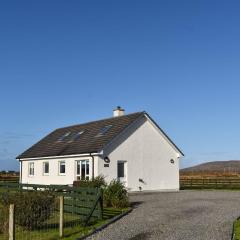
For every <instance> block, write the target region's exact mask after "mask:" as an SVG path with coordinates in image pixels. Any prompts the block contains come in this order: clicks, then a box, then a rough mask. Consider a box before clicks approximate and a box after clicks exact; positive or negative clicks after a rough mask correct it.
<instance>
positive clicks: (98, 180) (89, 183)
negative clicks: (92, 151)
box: [73, 175, 106, 188]
mask: <svg viewBox="0 0 240 240" xmlns="http://www.w3.org/2000/svg"><path fill="white" fill-rule="evenodd" d="M73 186H74V187H94V188H104V187H105V186H106V182H105V178H104V176H103V175H99V176H97V177H95V178H94V179H92V180H80V181H74V182H73Z"/></svg>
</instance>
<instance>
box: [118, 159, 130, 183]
mask: <svg viewBox="0 0 240 240" xmlns="http://www.w3.org/2000/svg"><path fill="white" fill-rule="evenodd" d="M118 163H123V164H124V178H123V179H121V178H119V177H118ZM117 180H118V181H120V182H122V183H123V184H124V186H125V187H127V186H128V162H127V161H126V160H118V161H117Z"/></svg>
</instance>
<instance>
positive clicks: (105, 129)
mask: <svg viewBox="0 0 240 240" xmlns="http://www.w3.org/2000/svg"><path fill="white" fill-rule="evenodd" d="M111 127H112V125H107V126H105V127H103V128H101V129H100V131H99V133H98V134H97V135H96V137H101V136H103V135H104V134H105V133H106V132H107V131H108V130H109V129H110V128H111Z"/></svg>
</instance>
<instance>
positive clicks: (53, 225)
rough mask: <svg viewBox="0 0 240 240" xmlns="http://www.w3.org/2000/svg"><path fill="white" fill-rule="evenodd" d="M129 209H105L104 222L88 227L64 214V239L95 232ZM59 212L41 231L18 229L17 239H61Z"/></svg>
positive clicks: (4, 238)
mask: <svg viewBox="0 0 240 240" xmlns="http://www.w3.org/2000/svg"><path fill="white" fill-rule="evenodd" d="M127 210H128V208H125V209H121V210H119V209H118V210H116V209H112V208H105V209H104V212H103V220H101V221H96V220H95V221H93V220H92V221H91V222H90V223H89V225H88V226H87V227H84V226H83V225H82V224H81V221H79V216H77V215H72V214H68V213H65V214H64V224H65V227H64V237H63V238H62V239H66V240H75V239H76V238H79V237H82V236H84V235H87V234H89V233H91V232H92V231H94V230H95V229H96V228H98V227H100V226H102V225H104V224H106V223H107V222H109V221H110V219H111V218H113V217H115V216H117V215H119V214H121V213H123V212H126V211H127ZM58 219H59V214H58V212H56V213H54V214H53V216H52V217H51V218H50V219H49V220H48V221H47V223H46V225H45V226H44V227H43V229H41V230H34V231H26V230H24V229H23V228H21V227H17V228H16V239H19V240H23V239H24V240H28V239H29V240H31V239H35V240H41V239H44V240H45V239H46V240H57V239H59V228H58ZM0 240H8V235H7V234H0Z"/></svg>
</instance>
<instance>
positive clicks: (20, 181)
mask: <svg viewBox="0 0 240 240" xmlns="http://www.w3.org/2000/svg"><path fill="white" fill-rule="evenodd" d="M18 160H19V162H20V179H19V183H22V161H21V160H20V159H18Z"/></svg>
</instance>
